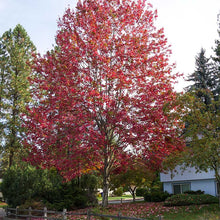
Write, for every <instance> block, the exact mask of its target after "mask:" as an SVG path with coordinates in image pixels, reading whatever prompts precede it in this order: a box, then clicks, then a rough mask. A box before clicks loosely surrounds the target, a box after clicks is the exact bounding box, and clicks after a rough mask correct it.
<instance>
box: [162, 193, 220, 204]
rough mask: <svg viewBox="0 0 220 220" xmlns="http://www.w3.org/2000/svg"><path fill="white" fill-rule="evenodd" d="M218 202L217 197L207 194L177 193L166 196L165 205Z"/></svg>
mask: <svg viewBox="0 0 220 220" xmlns="http://www.w3.org/2000/svg"><path fill="white" fill-rule="evenodd" d="M212 203H218V198H217V197H215V196H212V195H209V194H200V195H193V194H178V195H173V196H171V197H169V198H167V199H166V200H165V202H164V205H165V206H185V205H201V204H212Z"/></svg>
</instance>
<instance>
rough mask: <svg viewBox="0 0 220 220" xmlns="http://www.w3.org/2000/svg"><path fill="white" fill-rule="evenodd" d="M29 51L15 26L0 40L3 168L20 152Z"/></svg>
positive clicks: (27, 42)
mask: <svg viewBox="0 0 220 220" xmlns="http://www.w3.org/2000/svg"><path fill="white" fill-rule="evenodd" d="M33 51H35V46H34V45H33V43H32V42H31V40H30V37H29V36H28V34H27V32H26V31H25V29H24V28H23V27H22V26H21V25H19V24H18V25H17V26H16V27H15V28H14V30H11V29H10V30H9V31H6V32H5V33H4V34H3V35H2V36H1V37H0V74H1V77H0V112H1V113H0V114H1V120H0V146H1V150H2V157H3V158H4V160H5V161H4V162H5V165H6V166H9V167H10V166H11V165H12V163H13V161H14V158H15V155H16V154H19V152H20V151H21V149H22V147H21V138H22V135H23V128H22V119H21V114H22V113H24V112H25V108H26V105H27V104H28V103H29V102H30V96H29V83H28V77H29V76H30V73H31V69H30V67H29V65H28V64H27V62H28V61H30V59H31V57H32V55H31V54H32V52H33ZM17 156H18V155H17ZM17 156H16V158H19V157H17Z"/></svg>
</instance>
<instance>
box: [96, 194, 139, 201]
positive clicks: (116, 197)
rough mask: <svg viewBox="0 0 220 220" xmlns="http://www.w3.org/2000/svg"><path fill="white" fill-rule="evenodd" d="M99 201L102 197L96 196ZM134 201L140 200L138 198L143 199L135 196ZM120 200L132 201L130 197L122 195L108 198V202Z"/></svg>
mask: <svg viewBox="0 0 220 220" xmlns="http://www.w3.org/2000/svg"><path fill="white" fill-rule="evenodd" d="M97 198H98V200H99V201H101V200H102V197H100V196H98V197H97ZM135 198H136V199H140V198H143V197H140V196H136V197H135ZM121 199H133V198H132V196H131V195H123V196H109V197H108V200H121Z"/></svg>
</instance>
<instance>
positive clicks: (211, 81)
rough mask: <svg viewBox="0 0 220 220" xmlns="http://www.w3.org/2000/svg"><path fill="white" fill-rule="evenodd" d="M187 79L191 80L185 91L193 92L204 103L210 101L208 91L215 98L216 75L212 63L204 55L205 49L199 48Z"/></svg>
mask: <svg viewBox="0 0 220 220" xmlns="http://www.w3.org/2000/svg"><path fill="white" fill-rule="evenodd" d="M187 81H190V82H192V84H191V85H190V86H188V87H187V88H186V90H187V92H193V91H194V92H195V91H196V92H195V95H196V96H197V97H198V98H199V99H201V101H203V102H204V103H205V104H206V105H209V104H210V103H211V97H210V96H209V94H210V92H212V94H213V95H214V97H215V98H217V96H218V93H217V91H216V90H217V87H218V84H219V83H218V76H217V75H216V72H215V68H214V64H213V63H211V62H210V59H209V58H207V57H206V56H205V49H203V48H202V49H201V51H200V53H199V54H198V56H197V57H196V69H195V71H194V72H193V73H192V74H191V75H189V76H188V79H187Z"/></svg>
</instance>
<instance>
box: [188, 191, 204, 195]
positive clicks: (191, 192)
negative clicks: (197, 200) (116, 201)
mask: <svg viewBox="0 0 220 220" xmlns="http://www.w3.org/2000/svg"><path fill="white" fill-rule="evenodd" d="M204 193H205V192H204V191H202V190H197V191H193V190H189V191H185V192H184V194H191V195H202V194H204Z"/></svg>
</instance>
